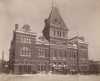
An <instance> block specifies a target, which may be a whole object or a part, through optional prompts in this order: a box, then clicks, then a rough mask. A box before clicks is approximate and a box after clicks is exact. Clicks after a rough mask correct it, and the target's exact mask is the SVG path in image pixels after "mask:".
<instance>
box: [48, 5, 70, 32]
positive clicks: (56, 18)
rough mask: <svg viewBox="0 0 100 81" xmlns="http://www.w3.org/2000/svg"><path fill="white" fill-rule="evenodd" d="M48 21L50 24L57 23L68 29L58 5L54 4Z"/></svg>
mask: <svg viewBox="0 0 100 81" xmlns="http://www.w3.org/2000/svg"><path fill="white" fill-rule="evenodd" d="M48 21H49V23H50V24H54V25H57V26H58V27H62V28H65V29H67V30H68V28H67V27H66V24H65V22H64V21H63V19H62V17H61V15H60V12H59V10H58V8H57V7H56V6H52V9H51V12H50V14H49V18H48Z"/></svg>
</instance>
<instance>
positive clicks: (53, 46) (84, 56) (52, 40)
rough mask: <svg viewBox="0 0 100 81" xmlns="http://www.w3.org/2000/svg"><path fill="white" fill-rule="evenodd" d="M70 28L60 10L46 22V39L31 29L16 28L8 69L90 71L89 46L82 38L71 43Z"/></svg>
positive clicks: (14, 71) (15, 71)
mask: <svg viewBox="0 0 100 81" xmlns="http://www.w3.org/2000/svg"><path fill="white" fill-rule="evenodd" d="M68 31H69V30H68V28H67V26H66V24H65V22H64V21H63V19H62V17H61V15H60V13H59V10H58V8H56V7H52V9H51V13H50V14H49V17H48V18H47V19H45V27H44V29H43V36H40V37H38V38H37V35H36V34H34V33H33V32H32V31H31V28H30V26H29V25H27V24H26V25H24V26H23V27H22V28H19V27H18V25H17V24H16V25H15V30H14V31H13V40H12V42H11V48H10V56H9V62H10V63H9V68H10V71H11V72H12V73H34V72H42V71H45V72H48V71H52V72H63V73H78V72H87V71H88V44H87V43H86V42H85V40H84V39H83V38H82V37H73V38H72V39H68Z"/></svg>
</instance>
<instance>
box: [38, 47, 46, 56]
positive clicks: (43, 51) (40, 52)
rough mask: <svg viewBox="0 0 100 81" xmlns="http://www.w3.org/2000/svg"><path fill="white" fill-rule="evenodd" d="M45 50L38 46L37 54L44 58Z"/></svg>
mask: <svg viewBox="0 0 100 81" xmlns="http://www.w3.org/2000/svg"><path fill="white" fill-rule="evenodd" d="M45 51H46V50H45V49H43V48H39V49H38V54H39V55H38V56H39V57H42V58H44V57H45V53H46V52H45Z"/></svg>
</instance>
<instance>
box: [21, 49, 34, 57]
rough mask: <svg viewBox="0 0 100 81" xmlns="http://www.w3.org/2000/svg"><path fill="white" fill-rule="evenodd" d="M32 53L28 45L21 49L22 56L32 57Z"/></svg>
mask: <svg viewBox="0 0 100 81" xmlns="http://www.w3.org/2000/svg"><path fill="white" fill-rule="evenodd" d="M31 55H32V51H31V50H30V49H29V48H28V47H22V48H21V49H20V56H25V57H30V56H31Z"/></svg>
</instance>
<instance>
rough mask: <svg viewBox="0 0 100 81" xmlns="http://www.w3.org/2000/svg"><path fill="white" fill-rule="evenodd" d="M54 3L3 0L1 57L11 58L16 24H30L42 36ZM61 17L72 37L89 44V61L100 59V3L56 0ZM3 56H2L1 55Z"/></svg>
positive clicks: (0, 11)
mask: <svg viewBox="0 0 100 81" xmlns="http://www.w3.org/2000/svg"><path fill="white" fill-rule="evenodd" d="M51 3H52V0H0V54H1V53H2V50H4V52H5V59H8V55H9V48H10V42H11V39H12V31H13V29H14V24H16V23H18V24H19V26H20V27H21V26H23V24H30V26H31V27H32V30H33V31H34V32H37V33H41V32H42V29H43V27H44V19H45V18H47V17H48V15H49V13H50V10H51V5H52V4H51ZM56 6H57V7H58V9H59V11H60V13H61V16H62V17H63V19H64V21H65V23H66V25H67V27H68V28H69V37H72V36H75V35H77V34H79V35H82V36H84V37H85V39H86V41H88V43H89V58H90V59H94V60H100V0H56ZM0 57H1V56H0Z"/></svg>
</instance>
